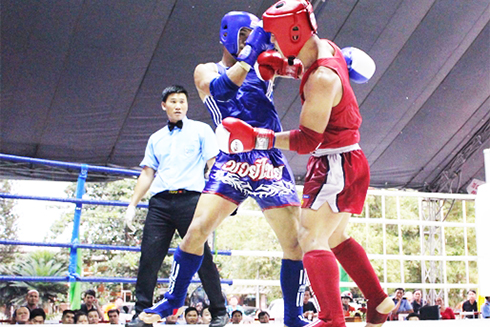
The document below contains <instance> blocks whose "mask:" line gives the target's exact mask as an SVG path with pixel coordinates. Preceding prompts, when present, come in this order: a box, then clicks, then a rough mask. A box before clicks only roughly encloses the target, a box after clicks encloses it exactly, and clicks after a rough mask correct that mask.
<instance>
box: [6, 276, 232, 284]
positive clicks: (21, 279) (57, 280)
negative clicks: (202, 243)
mask: <svg viewBox="0 0 490 327" xmlns="http://www.w3.org/2000/svg"><path fill="white" fill-rule="evenodd" d="M74 279H75V281H77V282H85V283H128V284H135V283H136V278H131V277H80V276H75V278H74ZM69 281H70V277H69V276H49V277H48V276H46V277H42V276H3V275H0V282H50V283H64V282H69ZM157 282H158V283H162V284H168V283H169V279H168V278H158V280H157ZM200 282H201V280H200V279H199V278H196V279H192V280H191V283H200ZM221 284H228V285H232V284H233V281H232V280H231V279H222V280H221Z"/></svg>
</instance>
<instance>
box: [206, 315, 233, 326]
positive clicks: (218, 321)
mask: <svg viewBox="0 0 490 327" xmlns="http://www.w3.org/2000/svg"><path fill="white" fill-rule="evenodd" d="M229 321H230V317H228V314H227V313H225V314H223V315H217V316H215V317H213V318H212V319H211V322H210V323H209V327H223V326H225V325H226V324H228V322H229Z"/></svg>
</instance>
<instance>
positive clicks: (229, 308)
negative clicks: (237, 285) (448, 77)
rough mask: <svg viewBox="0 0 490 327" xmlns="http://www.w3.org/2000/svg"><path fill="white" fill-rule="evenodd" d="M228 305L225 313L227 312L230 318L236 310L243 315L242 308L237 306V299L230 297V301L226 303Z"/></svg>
mask: <svg viewBox="0 0 490 327" xmlns="http://www.w3.org/2000/svg"><path fill="white" fill-rule="evenodd" d="M228 303H229V304H228V305H227V306H226V312H228V314H229V315H230V318H231V316H232V315H233V312H234V311H236V310H238V311H240V312H242V314H243V307H242V306H241V305H239V304H238V298H237V297H236V296H232V297H231V298H230V301H228Z"/></svg>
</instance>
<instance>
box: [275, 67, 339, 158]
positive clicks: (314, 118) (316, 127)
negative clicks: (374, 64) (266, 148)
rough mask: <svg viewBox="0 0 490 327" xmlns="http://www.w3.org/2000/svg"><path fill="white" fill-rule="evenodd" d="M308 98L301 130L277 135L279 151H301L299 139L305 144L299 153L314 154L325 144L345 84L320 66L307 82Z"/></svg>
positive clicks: (302, 111) (305, 92) (276, 140)
mask: <svg viewBox="0 0 490 327" xmlns="http://www.w3.org/2000/svg"><path fill="white" fill-rule="evenodd" d="M304 96H305V102H304V103H303V107H302V108H301V114H300V121H299V123H300V129H299V130H296V131H287V132H281V133H276V138H275V145H274V146H275V147H276V148H279V149H285V150H293V151H298V149H297V147H298V144H297V142H298V139H299V141H300V143H302V144H300V146H301V147H302V149H301V152H299V153H309V152H311V151H314V150H315V149H316V147H318V145H319V144H320V143H321V139H320V138H321V135H323V132H324V131H325V128H326V127H327V125H328V121H329V119H330V113H331V111H332V108H333V107H334V106H336V105H337V104H338V103H339V102H340V100H341V98H342V82H341V81H340V78H339V76H338V75H337V74H336V73H335V72H334V71H332V70H331V69H329V68H326V67H318V69H316V70H315V71H314V72H313V73H312V74H311V75H310V76H309V78H308V81H307V82H306V83H305V87H304ZM291 138H294V139H293V140H291ZM291 146H293V147H292V148H291Z"/></svg>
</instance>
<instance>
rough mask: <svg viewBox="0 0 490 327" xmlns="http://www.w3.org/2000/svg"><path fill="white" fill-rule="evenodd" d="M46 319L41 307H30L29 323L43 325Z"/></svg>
mask: <svg viewBox="0 0 490 327" xmlns="http://www.w3.org/2000/svg"><path fill="white" fill-rule="evenodd" d="M45 320H46V313H45V312H44V310H43V309H41V308H36V309H32V311H31V313H30V315H29V324H31V325H44V321H45Z"/></svg>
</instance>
